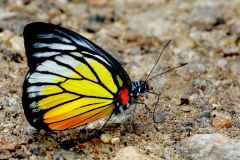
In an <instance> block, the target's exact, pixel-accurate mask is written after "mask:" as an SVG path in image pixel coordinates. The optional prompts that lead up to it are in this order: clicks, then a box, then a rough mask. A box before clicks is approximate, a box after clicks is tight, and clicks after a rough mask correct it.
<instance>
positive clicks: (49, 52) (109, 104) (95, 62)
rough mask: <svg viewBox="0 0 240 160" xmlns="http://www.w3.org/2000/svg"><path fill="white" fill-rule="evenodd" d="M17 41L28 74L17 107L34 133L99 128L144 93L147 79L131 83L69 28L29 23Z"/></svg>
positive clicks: (107, 56) (147, 89) (107, 57)
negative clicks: (21, 41) (20, 106)
mask: <svg viewBox="0 0 240 160" xmlns="http://www.w3.org/2000/svg"><path fill="white" fill-rule="evenodd" d="M23 37H24V45H25V51H26V55H27V59H28V67H29V71H28V73H27V75H26V77H25V80H24V84H23V94H22V95H23V96H22V103H23V108H24V113H25V116H26V119H27V120H28V122H29V123H30V124H31V125H32V126H33V127H35V128H37V129H45V130H48V131H60V130H66V129H70V128H75V127H82V126H86V125H91V124H97V125H96V126H98V127H100V128H101V127H103V126H104V124H105V123H106V122H107V121H108V120H109V119H110V118H111V117H112V116H113V115H119V114H122V113H124V112H125V111H126V110H128V109H129V107H130V106H131V105H130V104H132V103H134V102H135V101H136V99H138V97H139V96H140V95H142V94H144V93H146V92H150V87H149V85H148V84H147V80H145V81H131V80H130V78H129V75H128V74H127V72H126V71H125V70H124V68H123V67H122V66H121V64H120V63H119V62H118V61H117V60H116V59H115V58H113V57H112V56H111V55H110V54H108V53H107V52H106V51H104V50H103V49H102V48H100V47H99V46H97V45H96V44H94V43H93V42H91V41H89V40H88V39H86V38H84V37H83V36H81V35H79V34H77V33H75V32H73V31H71V30H68V29H66V28H63V27H60V26H58V25H54V24H49V23H43V22H33V23H30V24H28V25H26V26H25V28H24V32H23ZM149 75H150V74H149Z"/></svg>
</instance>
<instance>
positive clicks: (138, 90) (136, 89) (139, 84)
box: [130, 81, 149, 98]
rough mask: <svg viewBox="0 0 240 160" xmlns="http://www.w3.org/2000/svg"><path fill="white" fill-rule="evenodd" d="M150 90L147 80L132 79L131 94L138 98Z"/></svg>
mask: <svg viewBox="0 0 240 160" xmlns="http://www.w3.org/2000/svg"><path fill="white" fill-rule="evenodd" d="M148 91H149V85H148V83H147V82H146V81H132V85H131V91H130V96H131V97H133V98H137V97H139V96H140V95H142V94H144V93H146V92H148Z"/></svg>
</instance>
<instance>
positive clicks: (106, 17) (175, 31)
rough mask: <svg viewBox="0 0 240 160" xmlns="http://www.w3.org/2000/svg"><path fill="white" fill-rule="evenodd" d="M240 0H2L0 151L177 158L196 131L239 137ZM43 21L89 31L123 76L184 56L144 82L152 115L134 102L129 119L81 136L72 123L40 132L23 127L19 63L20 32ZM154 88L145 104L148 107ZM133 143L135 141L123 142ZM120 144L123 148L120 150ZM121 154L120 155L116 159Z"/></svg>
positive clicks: (33, 155)
mask: <svg viewBox="0 0 240 160" xmlns="http://www.w3.org/2000/svg"><path fill="white" fill-rule="evenodd" d="M239 7H240V2H239V1H238V0H230V1H228V2H227V1H224V0H219V1H214V0H212V1H210V0H209V1H208V0H196V1H190V0H187V1H182V0H150V1H137V0H125V1H121V0H113V1H109V2H107V1H106V0H99V1H97V0H88V1H86V2H84V1H80V0H71V1H68V0H56V1H54V0H44V1H40V0H36V1H31V0H4V1H1V2H0V62H1V63H0V77H1V79H0V159H55V160H62V159H114V157H115V156H117V157H116V158H115V159H124V156H121V154H130V155H131V154H135V152H134V153H133V151H136V150H137V153H136V154H137V155H136V157H137V156H138V157H140V158H136V159H141V158H142V159H170V160H182V159H184V157H183V156H182V155H181V153H179V152H177V144H178V143H179V142H181V141H182V140H184V139H185V138H187V137H189V136H192V135H195V134H199V133H220V134H223V135H226V136H229V137H231V138H233V139H239V138H240V132H239V131H240V129H239V128H240V119H239V115H240V103H239V102H240V19H239V17H240V12H239ZM33 21H43V22H51V23H54V24H59V25H61V26H64V27H66V28H69V29H72V30H74V31H76V32H78V33H81V34H82V35H84V36H86V37H88V38H89V39H91V40H92V41H93V42H95V43H97V44H98V45H100V46H101V47H103V48H104V49H105V50H106V51H108V52H109V53H111V54H112V55H113V56H114V57H116V58H117V59H118V60H119V61H120V62H121V63H122V65H123V66H124V68H125V69H126V70H127V71H128V73H129V75H130V77H131V79H133V80H139V79H141V78H143V77H145V76H146V74H147V73H148V72H149V70H150V69H151V67H152V65H153V63H154V61H155V59H156V57H157V56H158V55H159V53H160V50H161V48H162V47H163V45H164V44H165V43H166V42H167V41H168V40H172V43H171V44H170V46H169V47H168V49H167V50H166V52H165V53H164V55H163V56H162V58H161V61H160V63H159V65H158V66H157V67H156V70H155V71H154V73H153V74H158V73H161V72H162V71H164V70H166V69H168V68H169V67H174V66H176V65H178V64H180V63H184V62H188V63H189V64H188V65H187V66H185V67H183V68H181V69H178V70H175V71H173V72H171V73H168V74H165V75H164V76H161V77H158V78H155V79H154V80H152V81H149V84H150V85H151V86H152V87H153V88H154V90H155V91H156V92H159V91H160V92H161V93H162V94H161V99H160V104H159V105H158V106H157V108H156V111H155V114H154V117H155V119H156V120H157V121H158V123H154V122H153V120H152V116H153V115H152V114H151V113H149V112H146V110H145V108H144V107H143V106H142V105H137V109H136V112H135V113H133V115H132V116H131V118H130V119H129V120H128V121H126V122H123V123H121V124H118V125H110V126H107V127H106V128H105V129H104V130H103V133H102V135H101V138H99V137H95V138H92V139H91V140H87V141H84V138H82V137H83V136H82V135H84V134H85V133H83V131H79V130H78V129H75V130H71V131H67V132H64V133H57V134H56V133H55V134H54V133H46V132H44V131H37V130H35V129H34V128H32V127H31V126H30V125H29V124H28V123H27V121H26V119H25V116H24V114H23V109H22V105H21V104H22V101H21V92H22V83H23V80H24V76H25V74H26V72H27V70H28V68H27V64H26V56H25V52H24V46H23V38H22V31H23V28H24V26H25V25H26V24H28V23H30V22H33ZM155 100H156V97H154V96H151V95H149V96H146V98H145V102H146V103H147V104H148V107H149V108H151V109H152V110H153V102H154V101H155ZM129 146H133V147H132V148H134V149H129ZM123 149H126V150H124V153H122V152H120V151H121V150H123ZM119 157H120V158H119Z"/></svg>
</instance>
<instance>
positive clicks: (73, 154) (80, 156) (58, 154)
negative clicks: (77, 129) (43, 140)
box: [53, 150, 93, 160]
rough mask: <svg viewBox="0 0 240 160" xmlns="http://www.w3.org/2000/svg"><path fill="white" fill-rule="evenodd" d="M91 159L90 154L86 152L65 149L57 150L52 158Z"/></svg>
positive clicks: (67, 159)
mask: <svg viewBox="0 0 240 160" xmlns="http://www.w3.org/2000/svg"><path fill="white" fill-rule="evenodd" d="M72 159H76V160H93V158H92V157H91V156H89V155H88V154H86V153H85V154H83V153H82V154H78V153H76V152H71V151H66V150H59V151H58V152H56V153H55V154H54V155H53V160H72Z"/></svg>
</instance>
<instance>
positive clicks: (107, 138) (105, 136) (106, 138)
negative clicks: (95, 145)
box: [100, 133, 112, 143]
mask: <svg viewBox="0 0 240 160" xmlns="http://www.w3.org/2000/svg"><path fill="white" fill-rule="evenodd" d="M100 139H101V141H102V142H103V143H110V142H111V140H112V135H111V134H108V133H104V134H101V137H100Z"/></svg>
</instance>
